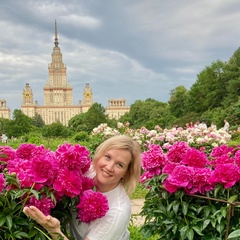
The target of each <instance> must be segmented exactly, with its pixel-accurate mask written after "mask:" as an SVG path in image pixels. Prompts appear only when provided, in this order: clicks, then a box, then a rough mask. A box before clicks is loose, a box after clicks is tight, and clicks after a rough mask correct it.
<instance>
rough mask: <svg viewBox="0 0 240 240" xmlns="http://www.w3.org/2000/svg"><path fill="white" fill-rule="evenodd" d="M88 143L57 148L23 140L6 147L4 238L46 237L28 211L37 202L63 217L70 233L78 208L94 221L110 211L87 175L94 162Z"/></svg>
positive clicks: (1, 156)
mask: <svg viewBox="0 0 240 240" xmlns="http://www.w3.org/2000/svg"><path fill="white" fill-rule="evenodd" d="M89 156H90V153H89V151H88V150H87V149H86V147H84V146H80V145H79V144H76V145H71V144H67V143H64V144H62V145H60V146H59V147H58V149H57V150H56V151H55V152H53V151H51V150H50V149H46V148H45V147H44V146H36V145H34V144H22V145H20V146H19V148H18V149H16V150H14V149H12V148H11V147H9V146H3V147H0V232H1V236H0V239H4V240H6V239H23V238H25V239H30V238H31V239H32V238H34V239H46V237H47V235H46V233H44V231H43V230H42V229H41V227H40V226H37V224H36V223H35V222H34V221H32V220H31V219H29V218H28V217H27V216H25V214H24V213H23V212H22V209H23V208H24V206H28V205H34V206H36V207H37V208H39V209H40V210H41V211H42V212H43V213H44V214H45V215H49V214H52V215H54V216H55V217H57V218H58V219H59V220H60V222H61V226H62V230H63V232H64V234H66V235H68V223H69V220H70V218H71V212H72V211H78V218H79V221H83V222H90V221H93V220H95V219H97V218H100V217H103V216H104V215H105V214H106V212H107V210H108V202H107V198H106V197H105V196H104V195H102V194H101V193H99V192H95V191H93V190H92V188H93V187H94V183H93V180H92V179H90V178H88V177H86V176H85V175H84V174H85V173H86V172H87V171H88V170H89V168H90V165H91V159H90V157H89Z"/></svg>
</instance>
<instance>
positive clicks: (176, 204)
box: [173, 201, 179, 214]
mask: <svg viewBox="0 0 240 240" xmlns="http://www.w3.org/2000/svg"><path fill="white" fill-rule="evenodd" d="M178 209H179V202H177V201H174V203H173V212H174V213H175V214H177V212H178Z"/></svg>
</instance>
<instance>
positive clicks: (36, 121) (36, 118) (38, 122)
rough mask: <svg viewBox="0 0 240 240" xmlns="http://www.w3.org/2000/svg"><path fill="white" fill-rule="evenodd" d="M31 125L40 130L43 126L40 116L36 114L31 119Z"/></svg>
mask: <svg viewBox="0 0 240 240" xmlns="http://www.w3.org/2000/svg"><path fill="white" fill-rule="evenodd" d="M32 124H33V125H34V126H36V127H38V128H42V127H43V126H44V125H45V122H44V121H43V119H42V117H41V115H40V114H38V113H36V114H35V116H34V117H33V121H32Z"/></svg>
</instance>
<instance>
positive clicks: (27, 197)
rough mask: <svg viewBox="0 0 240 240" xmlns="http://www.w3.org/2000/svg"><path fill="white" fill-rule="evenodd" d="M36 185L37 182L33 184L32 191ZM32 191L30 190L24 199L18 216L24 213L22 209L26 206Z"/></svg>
mask: <svg viewBox="0 0 240 240" xmlns="http://www.w3.org/2000/svg"><path fill="white" fill-rule="evenodd" d="M34 186H35V183H33V185H32V186H31V188H30V191H31V190H32V189H33V187H34ZM30 191H29V192H28V194H27V196H26V198H25V199H24V201H23V203H22V207H21V211H19V213H18V218H19V217H20V215H21V213H22V211H23V208H24V207H25V205H26V202H27V200H28V199H29V196H30V193H31V192H30Z"/></svg>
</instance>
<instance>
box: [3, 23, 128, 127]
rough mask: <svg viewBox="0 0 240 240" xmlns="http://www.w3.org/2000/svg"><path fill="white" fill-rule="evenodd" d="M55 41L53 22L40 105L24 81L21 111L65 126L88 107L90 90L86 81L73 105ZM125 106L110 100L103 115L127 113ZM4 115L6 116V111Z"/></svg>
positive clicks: (89, 105) (110, 116) (64, 66)
mask: <svg viewBox="0 0 240 240" xmlns="http://www.w3.org/2000/svg"><path fill="white" fill-rule="evenodd" d="M58 44H59V43H58V33H57V24H56V21H55V40H54V47H53V52H52V62H51V63H50V64H49V65H48V80H47V82H46V84H45V86H44V88H43V91H44V104H43V105H42V106H41V105H39V104H38V101H34V97H33V92H32V89H31V87H30V85H29V83H26V86H25V87H24V89H23V91H22V104H21V110H22V112H23V113H24V114H25V115H27V116H29V117H31V118H32V117H34V116H35V115H36V114H39V115H40V116H41V117H42V119H43V121H44V122H45V124H51V123H54V122H58V121H59V122H60V123H62V124H63V125H65V126H67V125H68V121H69V120H70V119H71V118H72V117H74V116H75V115H77V114H81V113H85V112H87V111H88V110H89V108H90V107H91V106H92V104H93V92H92V89H91V88H90V86H89V84H88V83H87V84H86V86H85V88H84V90H83V93H82V100H80V101H79V103H78V104H77V105H73V95H72V87H71V85H70V83H69V82H68V81H67V68H66V65H65V64H64V63H63V61H62V53H61V50H60V48H59V46H58ZM5 105H6V102H5ZM129 109H130V107H127V106H126V100H125V99H111V100H109V101H108V106H107V107H106V115H107V116H108V117H109V118H110V119H112V118H116V119H119V118H120V117H121V116H122V115H124V114H125V113H126V112H129ZM0 114H1V111H0ZM5 114H7V113H5ZM8 114H9V118H10V111H9V112H8ZM5 116H7V115H5ZM6 118H7V117H6Z"/></svg>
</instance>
